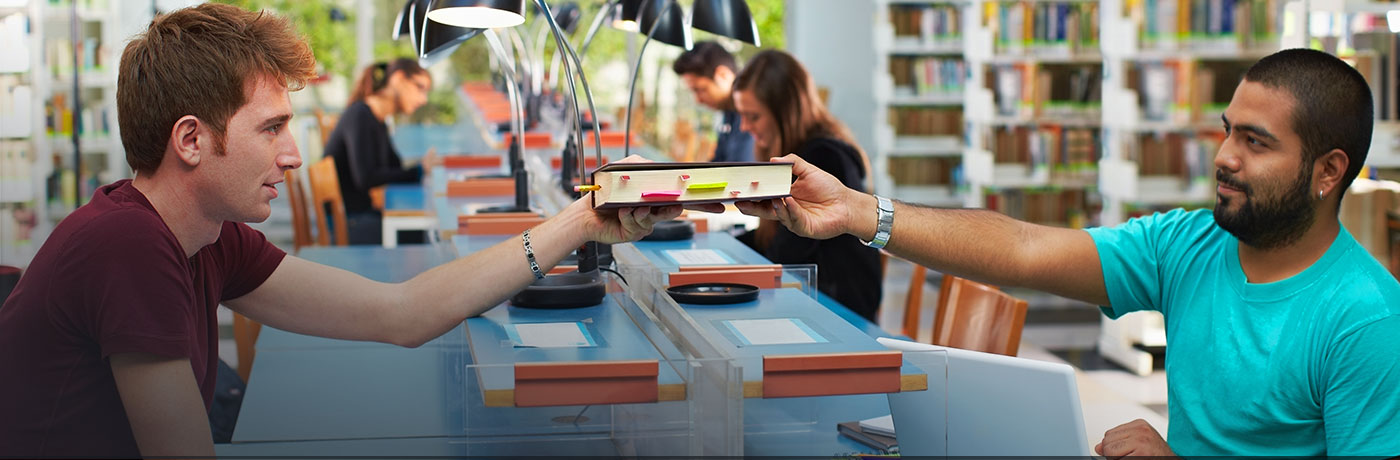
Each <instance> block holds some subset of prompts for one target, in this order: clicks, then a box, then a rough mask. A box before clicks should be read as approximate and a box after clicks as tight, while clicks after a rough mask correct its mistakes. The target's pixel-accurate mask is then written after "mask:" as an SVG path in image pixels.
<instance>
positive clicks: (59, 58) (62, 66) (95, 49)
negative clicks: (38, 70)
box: [45, 37, 115, 78]
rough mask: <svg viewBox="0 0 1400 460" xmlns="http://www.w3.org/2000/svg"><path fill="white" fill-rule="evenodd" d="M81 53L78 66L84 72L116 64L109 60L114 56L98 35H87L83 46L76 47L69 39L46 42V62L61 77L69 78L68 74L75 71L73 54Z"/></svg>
mask: <svg viewBox="0 0 1400 460" xmlns="http://www.w3.org/2000/svg"><path fill="white" fill-rule="evenodd" d="M75 52H78V53H80V54H79V55H78V56H77V57H78V62H77V64H78V68H79V69H80V70H81V71H83V72H90V71H93V70H97V69H100V68H104V67H106V66H108V65H111V64H115V62H109V61H110V60H111V58H112V56H111V53H109V52H108V49H107V46H106V45H105V44H103V43H102V41H101V40H98V39H97V38H96V37H87V38H84V39H83V41H82V48H81V49H76V48H74V46H73V42H72V41H70V40H67V39H53V40H50V41H48V42H47V43H46V44H45V53H46V54H45V57H46V59H47V61H46V62H48V63H49V66H50V71H52V72H53V75H56V76H59V78H68V77H66V75H72V73H73V58H74V56H73V54H74V53H75Z"/></svg>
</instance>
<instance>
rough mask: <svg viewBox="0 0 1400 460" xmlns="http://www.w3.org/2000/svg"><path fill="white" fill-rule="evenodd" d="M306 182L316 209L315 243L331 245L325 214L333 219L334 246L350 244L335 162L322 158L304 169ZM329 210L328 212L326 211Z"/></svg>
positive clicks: (312, 203)
mask: <svg viewBox="0 0 1400 460" xmlns="http://www.w3.org/2000/svg"><path fill="white" fill-rule="evenodd" d="M306 176H307V181H308V182H310V183H311V205H312V207H314V208H315V209H316V242H317V244H320V245H321V246H330V245H331V234H330V229H329V228H327V226H326V222H327V215H326V214H327V213H329V214H330V218H331V219H334V222H333V224H334V226H335V245H336V246H346V245H349V244H350V230H349V229H348V228H346V222H345V198H344V197H343V196H341V195H340V178H338V177H336V172H335V160H334V159H333V158H331V157H325V158H322V159H321V161H317V162H316V163H314V164H312V165H311V167H310V168H307V169H306ZM327 208H329V210H328V209H327Z"/></svg>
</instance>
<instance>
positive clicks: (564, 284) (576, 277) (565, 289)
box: [510, 270, 608, 310]
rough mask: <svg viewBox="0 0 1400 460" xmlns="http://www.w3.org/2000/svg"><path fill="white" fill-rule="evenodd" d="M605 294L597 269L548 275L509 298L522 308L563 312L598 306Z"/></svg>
mask: <svg viewBox="0 0 1400 460" xmlns="http://www.w3.org/2000/svg"><path fill="white" fill-rule="evenodd" d="M607 293H608V290H607V287H606V286H605V285H604V284H603V277H602V276H600V274H599V273H598V271H597V270H594V271H591V272H588V273H579V272H572V273H562V274H558V275H549V276H546V277H544V279H540V280H536V281H535V283H534V284H531V285H529V286H526V287H525V289H523V290H521V291H520V292H519V293H517V294H515V296H513V297H511V298H510V304H511V305H514V306H516V307H521V308H537V309H552V310H562V309H567V308H582V307H591V306H594V305H598V304H600V303H602V302H603V297H604V296H606V295H607Z"/></svg>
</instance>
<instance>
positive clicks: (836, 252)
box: [734, 50, 881, 321]
mask: <svg viewBox="0 0 1400 460" xmlns="http://www.w3.org/2000/svg"><path fill="white" fill-rule="evenodd" d="M734 105H735V107H736V109H737V111H738V112H739V116H740V119H741V126H742V128H743V130H744V131H747V132H748V133H749V134H751V135H752V136H753V140H754V156H755V157H756V159H757V160H758V161H768V160H769V159H771V158H775V157H780V156H783V155H786V154H788V153H795V154H797V156H800V157H802V159H804V160H806V161H807V162H809V163H812V164H813V165H815V166H817V167H819V168H821V169H822V170H823V171H826V172H828V173H831V175H833V176H836V178H837V179H840V180H841V183H842V184H844V185H845V186H847V187H850V188H853V189H856V190H860V191H865V190H866V188H865V181H866V177H867V176H868V175H869V173H870V161H869V160H868V159H867V158H866V157H865V152H863V151H861V149H860V147H857V146H856V143H855V140H854V139H853V138H852V136H851V132H850V130H849V129H847V128H846V126H845V125H843V124H841V122H840V121H838V120H836V118H835V117H833V116H832V115H831V112H828V111H827V110H826V106H825V105H824V104H823V103H822V101H821V98H820V97H819V96H818V95H817V88H816V85H815V84H813V83H812V77H811V76H810V75H809V74H808V73H807V69H805V68H803V67H802V64H801V63H799V62H797V59H794V58H793V57H792V56H791V55H789V54H787V53H785V52H782V51H778V50H767V51H763V52H760V53H759V54H758V55H757V56H755V57H754V58H753V59H752V60H750V61H749V63H748V64H747V65H745V66H744V70H743V71H742V72H740V73H739V76H738V77H737V78H736V79H735V81H734ZM872 217H873V216H872ZM751 236H752V237H753V238H752V241H745V242H746V243H749V244H750V245H751V246H754V249H756V250H758V251H759V252H761V253H763V255H764V256H767V257H768V259H769V260H772V261H773V262H776V263H780V264H817V288H818V289H819V290H821V291H822V292H823V293H826V295H828V296H831V298H833V299H836V301H838V302H841V304H842V305H845V306H846V307H847V308H850V309H851V310H852V311H854V312H856V313H857V314H859V315H861V316H863V317H865V318H866V319H869V320H872V321H873V320H874V318H875V312H876V310H878V309H879V308H880V289H881V270H880V251H879V250H877V249H874V248H871V247H867V246H866V245H865V244H864V243H862V242H861V241H860V240H859V239H857V238H856V237H854V236H851V235H841V236H838V237H835V238H832V239H829V240H814V239H809V238H803V237H800V236H797V235H795V234H793V233H792V232H791V231H788V229H787V228H784V227H783V226H782V225H778V223H777V222H773V221H763V222H762V223H761V224H759V227H758V230H757V231H755V232H753V234H752V235H751ZM745 239H747V238H745Z"/></svg>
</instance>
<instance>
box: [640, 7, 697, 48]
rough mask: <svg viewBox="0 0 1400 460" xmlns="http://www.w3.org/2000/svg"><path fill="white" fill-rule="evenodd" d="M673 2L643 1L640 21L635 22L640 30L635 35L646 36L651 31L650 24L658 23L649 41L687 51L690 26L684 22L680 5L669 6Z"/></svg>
mask: <svg viewBox="0 0 1400 460" xmlns="http://www.w3.org/2000/svg"><path fill="white" fill-rule="evenodd" d="M675 1H676V0H643V2H642V6H641V10H640V11H639V14H640V15H641V20H640V21H637V26H638V27H640V30H638V31H637V33H640V34H642V35H646V34H647V32H649V31H651V27H652V24H656V23H657V22H658V21H660V25H658V26H656V32H655V33H653V34H652V36H651V39H652V40H656V41H659V42H661V43H665V44H668V45H674V46H679V47H681V48H684V49H687V50H688V49H690V46H691V38H690V24H688V22H689V21H686V17H685V9H684V8H681V6H680V5H671V3H672V2H675ZM668 6H669V8H668Z"/></svg>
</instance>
